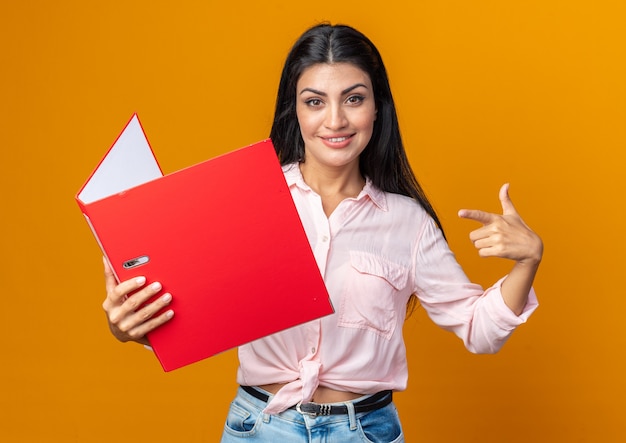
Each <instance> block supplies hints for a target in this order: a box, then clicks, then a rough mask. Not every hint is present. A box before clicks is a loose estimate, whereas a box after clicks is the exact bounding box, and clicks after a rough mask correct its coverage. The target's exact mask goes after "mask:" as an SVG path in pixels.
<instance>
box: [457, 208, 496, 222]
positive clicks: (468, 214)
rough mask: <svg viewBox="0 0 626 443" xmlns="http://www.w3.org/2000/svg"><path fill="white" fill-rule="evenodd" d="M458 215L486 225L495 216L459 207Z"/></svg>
mask: <svg viewBox="0 0 626 443" xmlns="http://www.w3.org/2000/svg"><path fill="white" fill-rule="evenodd" d="M459 217H461V218H466V219H468V220H474V221H477V222H479V223H482V224H483V225H488V224H489V223H491V222H492V221H493V220H494V219H495V218H496V215H495V214H491V213H489V212H485V211H479V210H476V209H461V210H460V211H459Z"/></svg>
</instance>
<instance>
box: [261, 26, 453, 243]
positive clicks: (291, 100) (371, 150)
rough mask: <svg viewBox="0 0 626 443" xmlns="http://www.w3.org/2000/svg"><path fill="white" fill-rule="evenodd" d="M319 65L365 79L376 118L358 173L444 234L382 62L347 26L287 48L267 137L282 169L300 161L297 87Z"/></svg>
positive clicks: (311, 32) (315, 31)
mask: <svg viewBox="0 0 626 443" xmlns="http://www.w3.org/2000/svg"><path fill="white" fill-rule="evenodd" d="M319 63H350V64H353V65H355V66H357V67H358V68H360V69H361V70H363V71H364V72H366V73H367V74H368V75H369V77H370V80H371V82H372V86H373V89H374V99H375V101H376V109H377V114H376V120H375V121H374V131H373V133H372V138H371V140H370V141H369V143H368V145H367V146H366V148H365V149H364V150H363V152H362V153H361V156H360V159H359V167H360V171H361V174H363V175H364V176H366V177H368V178H369V179H370V180H371V181H372V183H373V184H374V185H375V186H376V187H378V188H379V189H381V190H383V191H386V192H392V193H395V194H401V195H405V196H408V197H411V198H413V199H414V200H416V201H417V202H418V203H419V204H420V205H421V206H422V207H423V208H424V210H426V212H427V213H428V214H429V215H430V216H431V217H432V218H433V219H434V220H435V222H436V223H437V225H438V226H439V228H440V229H442V226H441V222H440V221H439V218H438V217H437V214H436V213H435V210H434V209H433V207H432V205H431V204H430V202H429V201H428V199H427V198H426V195H425V194H424V191H423V190H422V187H421V186H420V184H419V183H418V181H417V179H416V178H415V174H414V173H413V170H412V169H411V166H410V165H409V161H408V159H407V156H406V152H405V150H404V145H403V144H402V137H401V135H400V126H399V124H398V116H397V114H396V107H395V104H394V101H393V97H392V95H391V88H390V86H389V79H388V77H387V71H386V70H385V65H384V64H383V60H382V57H381V56H380V53H379V52H378V49H376V47H375V46H374V44H373V43H372V42H371V41H370V40H369V39H368V38H367V37H366V36H365V35H363V34H362V33H361V32H359V31H357V30H356V29H354V28H352V27H350V26H345V25H330V24H328V23H323V24H319V25H316V26H313V27H312V28H310V29H308V30H307V31H306V32H305V33H304V34H302V36H300V38H299V39H298V40H297V41H296V43H295V44H294V45H293V47H292V48H291V51H290V52H289V54H288V56H287V60H286V61H285V65H284V67H283V72H282V75H281V78H280V83H279V86H278V94H277V97H276V110H275V113H274V123H273V125H272V130H271V132H270V138H271V139H272V142H273V143H274V147H275V148H276V153H277V154H278V158H279V159H280V162H281V164H283V165H285V164H289V163H294V162H302V161H304V141H303V140H302V135H301V133H300V127H299V125H298V118H297V116H296V84H297V82H298V79H299V78H300V76H301V75H302V73H303V72H304V70H305V69H307V68H308V67H310V66H313V65H315V64H319ZM442 232H443V229H442Z"/></svg>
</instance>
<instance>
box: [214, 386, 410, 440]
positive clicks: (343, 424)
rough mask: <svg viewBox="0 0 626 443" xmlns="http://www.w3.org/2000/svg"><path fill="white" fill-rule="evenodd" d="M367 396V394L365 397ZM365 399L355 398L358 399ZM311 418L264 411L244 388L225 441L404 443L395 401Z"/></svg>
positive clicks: (230, 414) (233, 407)
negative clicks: (364, 409) (371, 409)
mask: <svg viewBox="0 0 626 443" xmlns="http://www.w3.org/2000/svg"><path fill="white" fill-rule="evenodd" d="M363 398H366V397H363ZM359 400H362V399H361V398H359V399H356V400H354V402H357V401H359ZM346 404H347V405H348V409H349V410H350V411H351V413H349V414H344V415H329V416H323V417H310V416H307V415H303V414H300V413H299V412H297V411H296V410H295V409H289V410H287V411H284V412H281V413H280V414H277V415H269V414H264V413H263V412H262V411H263V409H264V408H265V405H266V403H265V402H263V401H261V400H259V399H257V398H255V397H253V396H251V395H250V394H248V393H246V392H244V391H243V390H242V389H241V388H239V391H238V392H237V396H236V397H235V399H234V400H233V402H232V403H231V405H230V410H229V412H228V417H227V419H226V424H225V425H224V433H223V435H222V440H221V441H222V443H237V442H243V441H246V442H259V443H262V442H266V443H283V442H286V443H298V442H303V443H304V442H310V443H346V442H364V443H368V442H373V443H404V435H403V433H402V427H401V425H400V420H399V418H398V412H397V410H396V407H395V405H394V404H393V403H391V404H389V405H387V406H385V407H384V408H381V409H378V410H376V411H371V412H363V413H358V414H355V413H354V409H353V408H352V406H351V405H352V403H350V402H348V403H346Z"/></svg>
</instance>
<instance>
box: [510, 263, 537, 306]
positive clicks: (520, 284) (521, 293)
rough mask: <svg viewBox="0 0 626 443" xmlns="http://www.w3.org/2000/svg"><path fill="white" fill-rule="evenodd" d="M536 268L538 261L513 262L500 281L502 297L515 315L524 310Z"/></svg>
mask: <svg viewBox="0 0 626 443" xmlns="http://www.w3.org/2000/svg"><path fill="white" fill-rule="evenodd" d="M538 268H539V261H532V262H530V263H529V262H515V265H513V269H511V272H510V273H509V275H508V276H507V277H506V279H505V280H504V281H503V282H502V288H501V292H502V298H503V299H504V303H505V304H506V305H507V306H508V307H509V308H510V309H511V311H513V312H514V313H515V315H520V314H521V313H522V312H523V311H524V307H525V306H526V304H527V302H528V294H529V293H530V290H531V288H532V286H533V281H534V279H535V275H536V274H537V269H538Z"/></svg>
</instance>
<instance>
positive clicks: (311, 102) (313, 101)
mask: <svg viewBox="0 0 626 443" xmlns="http://www.w3.org/2000/svg"><path fill="white" fill-rule="evenodd" d="M305 103H306V104H307V105H308V106H311V107H316V106H320V105H321V104H322V101H321V100H320V99H319V98H311V99H308V100H306V101H305Z"/></svg>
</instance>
